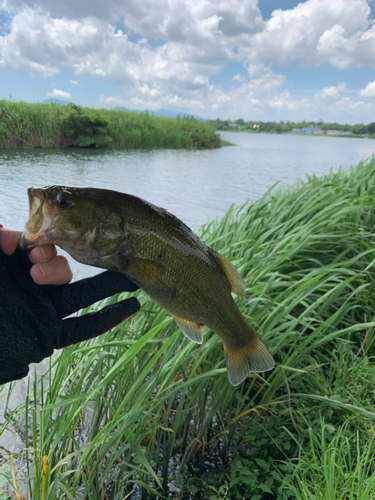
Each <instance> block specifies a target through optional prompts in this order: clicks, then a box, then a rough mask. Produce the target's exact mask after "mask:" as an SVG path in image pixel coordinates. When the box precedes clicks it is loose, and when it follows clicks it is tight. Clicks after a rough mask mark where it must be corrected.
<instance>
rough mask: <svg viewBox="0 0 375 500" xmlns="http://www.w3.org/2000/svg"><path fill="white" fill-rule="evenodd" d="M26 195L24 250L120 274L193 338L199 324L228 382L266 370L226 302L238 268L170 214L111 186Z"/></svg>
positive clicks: (254, 341) (268, 364) (263, 354)
mask: <svg viewBox="0 0 375 500" xmlns="http://www.w3.org/2000/svg"><path fill="white" fill-rule="evenodd" d="M28 193H29V203H30V218H29V221H28V222H27V223H26V226H25V230H24V233H23V238H22V241H23V246H24V247H27V248H30V247H31V246H35V245H42V244H45V243H46V242H50V243H54V244H57V245H59V246H61V247H62V248H63V249H64V250H66V251H67V252H68V253H69V254H70V255H71V256H72V257H73V258H75V259H76V260H78V261H79V262H83V263H86V264H89V265H92V266H96V267H101V268H105V269H110V270H113V271H118V272H122V273H124V274H126V275H127V276H128V277H129V278H130V279H131V280H133V281H134V282H135V283H137V285H138V286H139V287H140V288H142V289H143V290H144V291H145V292H146V293H147V294H148V295H149V296H150V297H151V298H152V299H153V300H154V301H155V302H156V304H158V305H159V306H161V307H163V308H165V309H167V310H168V311H169V313H170V314H171V315H172V316H173V317H174V319H175V320H176V322H177V324H178V326H179V327H180V328H181V330H182V331H183V333H185V335H187V336H188V337H189V338H190V339H191V340H193V341H195V342H198V343H201V342H202V340H203V336H202V325H207V326H208V327H209V328H211V329H212V330H213V331H214V332H215V333H217V334H218V335H219V337H220V338H221V340H222V342H223V345H224V349H225V357H226V363H227V371H228V377H229V380H230V381H231V383H232V384H234V385H237V384H238V383H240V382H241V381H242V380H244V378H246V376H247V375H248V373H250V372H257V371H267V370H270V369H272V368H273V367H274V361H273V358H272V356H271V354H270V353H269V351H268V349H267V348H266V346H265V344H264V343H263V341H262V340H261V339H260V337H259V335H258V334H257V332H256V331H255V330H254V329H252V328H251V327H250V326H249V325H248V324H247V322H246V321H245V319H244V318H243V316H242V314H241V313H240V311H239V309H238V307H237V305H236V303H235V302H234V300H233V297H232V294H231V292H235V293H237V294H239V295H242V296H244V294H245V286H244V283H243V280H242V278H241V277H240V275H239V273H238V272H237V270H236V269H235V268H234V266H233V265H232V264H231V263H230V262H229V261H227V259H225V257H223V256H222V255H220V254H219V253H218V252H216V251H215V250H213V249H212V248H210V247H209V246H207V245H206V244H205V243H204V242H203V241H202V240H201V239H200V238H199V237H198V236H197V235H196V234H195V233H193V231H191V229H190V228H188V227H187V226H186V225H185V224H184V223H183V222H182V221H180V220H179V219H178V218H177V217H175V216H174V215H172V214H170V213H169V212H168V211H166V210H164V209H162V208H160V207H157V206H155V205H153V204H151V203H149V202H147V201H145V200H142V199H141V198H138V197H135V196H131V195H128V194H125V193H119V192H116V191H109V190H101V189H94V188H70V187H64V186H50V187H47V188H43V189H34V188H30V189H29V192H28Z"/></svg>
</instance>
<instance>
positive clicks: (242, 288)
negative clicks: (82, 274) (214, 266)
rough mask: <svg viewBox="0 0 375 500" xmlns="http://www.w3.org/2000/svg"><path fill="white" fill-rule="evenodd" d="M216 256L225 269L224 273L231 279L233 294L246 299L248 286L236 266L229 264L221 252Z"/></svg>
mask: <svg viewBox="0 0 375 500" xmlns="http://www.w3.org/2000/svg"><path fill="white" fill-rule="evenodd" d="M215 254H216V257H217V258H218V260H219V262H220V265H221V267H222V268H223V271H224V272H225V274H226V276H227V278H228V279H229V283H230V284H231V287H232V292H233V293H235V294H236V295H239V296H240V297H243V298H244V299H246V285H245V283H244V280H243V279H242V276H241V275H240V273H239V272H238V271H237V269H236V268H235V267H234V265H233V264H232V263H231V262H229V260H228V259H227V258H225V257H224V256H223V255H221V254H220V253H219V252H215Z"/></svg>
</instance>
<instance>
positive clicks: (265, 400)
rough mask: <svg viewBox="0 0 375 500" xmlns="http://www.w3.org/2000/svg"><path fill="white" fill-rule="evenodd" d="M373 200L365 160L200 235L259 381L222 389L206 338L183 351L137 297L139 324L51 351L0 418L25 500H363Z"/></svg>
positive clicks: (213, 340) (216, 346) (370, 472)
mask: <svg viewBox="0 0 375 500" xmlns="http://www.w3.org/2000/svg"><path fill="white" fill-rule="evenodd" d="M374 200H375V160H374V159H371V160H370V161H367V162H362V163H360V164H359V165H358V166H357V167H356V168H351V169H350V170H349V171H348V172H344V171H339V172H338V173H336V174H332V173H331V174H329V175H326V176H323V177H316V176H312V177H309V178H308V180H307V181H306V182H302V181H300V182H298V183H297V184H296V185H294V186H291V187H289V188H280V189H278V190H277V191H273V192H269V193H267V194H266V195H265V196H264V197H263V198H261V199H260V200H258V201H256V202H254V203H249V204H246V205H244V206H242V207H235V206H232V207H231V209H230V210H229V211H228V213H227V214H226V215H225V216H224V217H223V218H222V219H221V220H220V221H219V222H218V221H211V222H210V223H208V224H207V225H205V226H204V227H203V228H202V229H201V231H200V234H201V236H202V238H203V240H204V241H206V242H207V243H208V244H209V245H210V246H212V247H213V248H215V249H216V250H218V251H220V252H221V253H222V254H223V255H225V256H226V257H228V258H229V259H230V260H231V261H232V262H233V264H234V265H235V266H236V267H237V268H238V270H239V271H240V273H241V274H242V276H243V277H244V280H245V283H246V286H247V295H248V298H247V299H240V298H237V299H236V300H237V304H238V306H239V307H240V309H241V311H242V313H243V314H244V315H245V316H246V317H247V318H248V321H249V323H250V324H251V325H252V326H254V327H255V328H256V329H257V330H258V331H259V332H260V333H261V335H262V338H263V339H264V340H265V342H266V344H267V345H268V347H269V348H270V350H271V352H272V353H273V354H274V356H275V359H276V368H275V370H274V371H273V372H272V373H268V374H266V376H265V378H263V377H262V376H261V375H256V376H250V377H249V378H248V379H247V380H246V381H245V382H244V383H242V384H241V385H239V386H237V387H233V386H231V385H230V384H229V382H228V380H227V377H226V369H225V362H224V354H223V349H222V345H221V342H220V340H219V339H218V337H217V336H216V335H214V334H213V333H212V332H210V331H209V330H208V329H207V328H205V340H204V343H203V344H202V345H201V346H199V345H197V344H194V343H192V342H190V341H189V340H188V339H186V338H185V337H184V336H183V335H182V333H181V332H180V331H179V330H178V329H177V328H176V325H175V323H174V322H173V321H172V320H171V319H170V317H169V316H168V314H167V313H166V312H165V311H164V310H162V309H160V308H158V307H157V306H155V305H154V304H153V302H152V301H150V300H149V299H148V298H147V297H146V296H145V295H144V294H143V293H142V292H139V293H138V296H139V298H140V300H141V302H142V310H141V312H140V313H138V314H137V315H135V316H134V317H132V318H131V319H130V320H128V321H127V322H125V323H124V324H122V325H121V326H120V327H118V328H116V329H115V330H113V331H112V332H110V333H107V334H105V335H103V336H101V337H98V338H96V339H94V340H92V341H90V342H87V343H82V344H80V345H77V346H71V347H68V348H66V349H64V350H63V352H62V354H61V356H60V357H58V358H57V359H56V360H55V361H53V362H51V365H50V369H49V370H48V371H47V373H46V374H45V375H44V376H43V377H41V376H39V375H38V376H37V377H36V382H35V383H34V385H32V386H31V387H30V392H29V395H28V397H27V398H26V401H25V403H24V404H22V405H21V406H20V407H18V408H17V409H16V410H15V411H14V412H13V413H9V412H8V413H7V421H6V423H5V424H4V426H3V428H6V427H9V428H10V429H19V432H20V433H22V435H23V436H24V438H25V442H26V446H25V451H24V453H23V456H22V457H21V456H16V455H15V454H13V455H12V460H13V464H14V465H13V470H14V474H15V476H16V478H17V481H20V482H22V481H23V482H24V483H26V484H28V490H27V495H26V498H28V499H37V498H44V499H49V500H52V499H64V500H65V499H81V498H83V499H87V500H89V499H90V500H96V499H98V500H99V499H106V500H107V499H109V500H111V499H113V500H115V499H116V500H117V499H123V498H126V496H127V495H129V496H128V498H140V497H141V498H145V499H147V498H163V497H166V498H181V499H185V498H186V499H188V498H196V499H207V498H211V499H212V500H217V499H219V498H220V499H226V498H230V499H243V498H246V499H247V498H249V499H252V500H257V499H258V500H259V499H266V500H268V499H277V500H279V499H280V500H281V499H313V498H317V499H319V498H322V499H331V498H332V499H333V498H342V499H343V500H344V499H345V500H346V499H349V498H353V499H354V498H356V499H357V500H358V499H364V498H371V494H372V493H370V492H371V491H372V489H373V484H374V480H375V476H374V475H375V464H374V460H373V451H374V429H375V427H374V421H375V410H374V407H375V406H374V405H375V391H374V387H375V370H374V367H373V361H374V360H373V352H374V344H375V335H374V332H375V330H374V327H375V313H374V311H375V303H374V302H375V299H374V286H375V285H374V279H373V278H374V266H375V241H374V240H375V228H374V226H375V203H374ZM111 300H117V298H113V299H111ZM43 456H47V457H48V468H47V474H46V475H43V473H42V465H43V461H42V457H43ZM21 459H22V460H21ZM1 461H2V462H3V464H4V465H3V467H2V468H1V469H0V472H2V473H3V474H4V475H5V476H6V477H8V478H9V481H10V482H11V484H13V479H12V476H11V469H12V462H11V461H10V456H9V455H8V454H6V453H5V452H4V451H2V452H1ZM21 462H22V463H21ZM22 464H23V466H22ZM336 476H337V477H336ZM43 478H44V479H43ZM43 480H44V485H43ZM4 481H5V479H4ZM14 490H15V488H14V485H13V486H11V487H10V491H11V492H13V493H14ZM41 491H43V494H42V493H41ZM131 492H134V493H131ZM43 495H44V496H43ZM366 495H367V497H366Z"/></svg>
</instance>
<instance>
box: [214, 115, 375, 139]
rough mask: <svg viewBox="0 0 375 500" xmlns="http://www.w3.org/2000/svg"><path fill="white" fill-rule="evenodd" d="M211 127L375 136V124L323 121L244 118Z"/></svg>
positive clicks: (272, 131)
mask: <svg viewBox="0 0 375 500" xmlns="http://www.w3.org/2000/svg"><path fill="white" fill-rule="evenodd" d="M209 123H210V125H211V126H212V127H214V128H215V129H216V130H245V131H248V132H270V133H273V134H283V133H288V132H291V131H292V130H293V129H294V128H304V127H319V128H321V129H322V130H339V131H343V132H344V131H345V132H352V133H353V134H355V135H373V134H375V122H373V123H369V124H368V125H364V124H363V123H356V124H355V125H349V124H345V125H342V124H341V123H325V122H324V121H323V120H319V121H318V122H316V121H308V122H307V121H305V120H304V121H302V122H291V121H289V120H288V121H287V122H284V121H281V122H262V121H256V120H249V121H247V122H245V120H243V119H242V118H240V119H238V120H233V121H232V120H220V119H219V118H218V119H216V120H210V122H209Z"/></svg>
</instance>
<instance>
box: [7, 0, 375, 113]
mask: <svg viewBox="0 0 375 500" xmlns="http://www.w3.org/2000/svg"><path fill="white" fill-rule="evenodd" d="M3 8H4V9H6V10H7V30H6V31H5V32H4V34H3V35H2V36H0V67H3V68H6V69H8V70H10V71H14V72H20V73H26V74H30V75H33V76H35V77H37V78H50V77H51V76H53V75H56V74H57V73H58V72H59V71H61V70H62V69H64V68H69V69H71V70H73V71H74V72H75V74H76V75H80V74H88V75H91V76H92V77H93V78H94V79H97V80H101V81H103V82H106V83H109V84H112V85H116V86H118V87H119V93H118V96H119V97H115V96H109V97H105V96H104V95H103V96H102V97H101V98H100V99H101V102H103V103H104V102H106V101H105V100H106V99H107V100H110V99H112V100H113V101H108V102H107V104H108V105H116V104H115V100H116V99H119V100H120V101H121V104H117V105H124V106H125V107H135V106H140V107H143V108H144V109H158V108H160V107H172V108H173V109H176V110H178V107H181V108H182V109H187V110H190V108H189V107H192V109H191V111H192V112H193V111H195V112H198V111H199V112H201V111H205V112H206V115H210V114H212V113H215V114H216V113H217V112H218V111H220V113H227V114H228V115H231V116H233V115H235V113H237V114H238V113H247V114H248V116H250V115H251V114H252V113H255V114H257V113H258V114H261V113H266V112H267V110H269V111H272V112H273V113H280V114H281V113H284V114H285V113H294V112H295V113H298V112H300V113H301V112H305V111H306V113H307V112H308V113H314V112H315V111H316V112H317V113H318V110H320V111H319V114H320V113H321V110H322V109H329V110H330V112H332V113H336V112H338V111H337V110H338V109H339V110H342V107H343V104H340V105H337V106H336V104H335V103H336V102H339V103H340V102H341V103H345V101H343V99H345V98H346V97H347V95H343V94H345V93H346V94H348V91H347V90H346V87H345V84H338V85H336V86H334V85H333V86H329V87H324V88H323V89H321V90H319V91H317V92H315V94H314V95H311V94H310V95H308V96H303V95H300V96H299V97H298V98H297V97H294V96H293V95H292V94H291V90H290V89H288V88H287V87H288V85H287V83H288V82H287V81H286V78H285V77H284V76H283V75H282V74H279V73H280V70H278V71H277V72H276V71H274V70H273V67H274V66H273V65H274V64H275V63H277V65H278V67H280V66H283V65H284V66H287V65H291V64H295V63H297V64H299V65H300V66H301V67H303V68H307V67H314V66H319V65H321V64H323V63H328V64H330V65H332V66H334V67H336V68H339V69H344V68H349V67H355V66H366V65H367V66H371V67H374V68H375V24H374V23H373V21H372V19H371V16H370V7H369V5H368V2H367V1H366V0H334V1H331V2H327V0H305V1H304V2H301V3H299V4H298V5H296V6H295V7H294V8H293V9H284V10H282V9H277V10H275V11H274V12H273V13H272V16H271V18H270V19H269V20H267V21H264V20H263V19H262V16H261V13H260V10H259V7H258V1H257V0H231V2H228V1H227V0H143V1H142V2H140V1H139V0H127V1H126V2H124V1H123V0H108V1H107V2H102V1H99V0H92V1H90V2H87V0H74V1H73V0H59V2H50V0H48V1H47V0H7V1H6V2H5V3H4V4H3ZM231 63H237V64H238V63H240V64H242V65H243V68H244V70H245V71H247V76H241V72H239V73H238V74H237V75H235V76H234V77H233V80H234V81H235V82H236V85H233V87H234V88H232V89H231V90H229V91H227V92H224V91H223V90H222V89H220V88H218V87H216V86H214V85H212V84H210V77H211V76H213V75H216V74H218V73H220V72H221V71H222V70H223V69H224V68H225V67H226V66H227V65H228V64H231ZM70 83H71V84H72V85H78V82H77V81H76V80H70ZM55 91H57V90H56V89H55ZM55 91H54V92H55ZM114 94H116V95H117V92H114ZM123 96H126V98H124V97H123ZM359 96H360V98H361V99H362V100H361V101H357V100H356V99H352V98H349V102H350V105H349V107H348V109H349V111H348V112H353V113H354V112H355V110H356V109H357V110H366V109H369V108H368V107H367V108H366V105H367V103H366V99H370V98H372V97H374V96H375V84H374V82H372V83H369V85H368V86H367V87H366V88H365V89H363V90H361V91H360V92H359ZM60 97H61V96H60ZM69 97H70V96H69ZM361 102H363V103H364V105H362V104H358V103H361ZM340 112H341V111H340ZM358 112H359V111H358ZM361 112H362V111H361ZM363 112H364V111H363ZM366 112H367V111H366ZM321 116H323V114H321Z"/></svg>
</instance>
